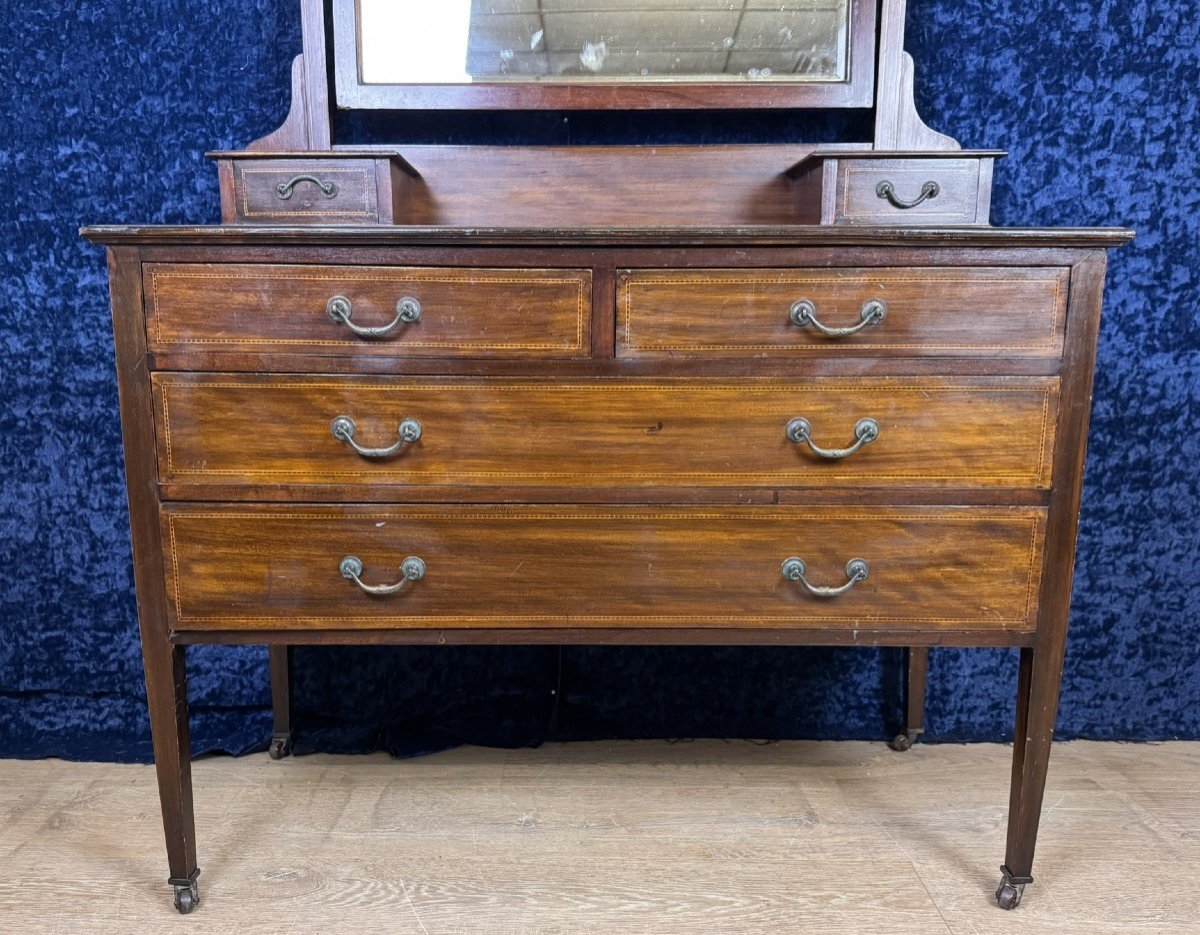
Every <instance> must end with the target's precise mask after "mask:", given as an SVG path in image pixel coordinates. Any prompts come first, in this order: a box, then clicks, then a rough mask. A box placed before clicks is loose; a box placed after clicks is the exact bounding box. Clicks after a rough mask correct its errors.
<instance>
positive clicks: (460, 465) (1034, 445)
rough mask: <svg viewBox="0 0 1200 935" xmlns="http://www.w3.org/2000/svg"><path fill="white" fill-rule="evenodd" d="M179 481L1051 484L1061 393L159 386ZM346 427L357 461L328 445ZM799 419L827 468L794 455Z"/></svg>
mask: <svg viewBox="0 0 1200 935" xmlns="http://www.w3.org/2000/svg"><path fill="white" fill-rule="evenodd" d="M153 383H154V397H155V401H156V404H157V413H158V419H157V423H156V424H157V431H158V446H157V448H158V457H159V471H160V477H161V479H162V480H163V481H164V482H166V483H170V484H191V485H196V486H202V485H205V484H209V485H211V484H225V485H228V484H238V483H247V484H251V483H252V484H257V485H270V484H277V485H283V484H287V485H304V484H324V485H337V484H341V485H342V490H341V492H340V495H337V496H335V499H339V500H353V499H354V498H355V497H356V496H357V495H358V490H359V488H361V487H363V486H371V487H374V488H378V487H379V486H380V485H385V486H390V487H393V488H396V496H402V495H403V489H402V488H405V487H409V486H421V485H436V484H441V485H464V486H479V485H488V486H494V485H511V486H520V485H530V486H537V485H541V486H556V485H563V486H571V487H589V486H594V487H602V486H613V485H619V486H622V487H631V488H632V487H639V486H645V487H672V486H674V487H683V486H700V487H721V486H724V487H734V486H771V487H831V486H837V487H840V486H843V485H847V484H850V485H853V486H854V487H856V488H861V487H873V488H891V487H896V488H903V487H914V486H925V487H933V486H943V487H947V486H949V487H958V488H971V487H991V488H997V487H998V488H1004V487H1010V488H1019V487H1046V486H1048V484H1049V467H1050V462H1051V453H1052V451H1053V441H1054V439H1053V425H1054V419H1055V413H1056V411H1057V406H1058V388H1057V387H1058V381H1057V380H1054V379H1044V378H1007V379H1000V380H996V379H979V378H977V379H973V380H966V379H958V380H943V379H928V378H927V379H903V378H901V379H891V380H887V379H876V380H817V379H813V380H807V381H805V382H804V383H803V384H797V383H796V382H795V381H791V380H745V379H743V380H715V379H709V380H701V379H693V380H687V379H679V380H653V381H647V380H591V381H570V380H564V379H556V380H545V379H544V380H512V379H500V378H492V379H476V380H470V379H444V378H432V377H431V378H422V379H395V378H392V379H379V378H364V377H333V376H324V377H322V376H313V377H297V376H238V375H235V374H226V375H220V374H218V375H192V374H155V375H154V378H153ZM339 416H348V417H349V418H351V419H352V420H353V422H354V424H355V427H356V430H355V436H354V440H355V442H356V443H358V444H359V445H361V446H364V447H369V448H387V447H389V446H391V445H393V444H394V443H395V442H397V441H398V438H399V435H398V426H399V424H400V422H401V420H403V419H406V418H414V419H416V420H418V422H419V423H420V425H421V427H422V436H421V438H420V440H419V441H417V442H415V443H413V444H412V445H409V446H407V447H406V448H405V449H403V450H402V451H401V452H400V453H398V454H396V455H393V456H391V457H389V458H385V459H371V458H364V457H362V456H360V455H358V454H356V453H354V452H353V451H352V450H351V449H350V448H349V447H348V445H347V444H346V443H344V442H342V441H339V440H338V439H337V438H335V437H334V436H333V433H332V431H331V428H330V426H331V423H332V422H333V420H334V419H335V418H337V417H339ZM797 417H802V418H805V419H807V420H808V421H809V422H810V423H811V425H812V435H813V441H814V443H815V444H817V445H818V446H823V447H825V448H843V447H847V446H850V445H852V444H854V443H855V440H856V436H855V426H856V424H857V423H858V421H859V420H860V419H864V418H871V419H874V420H875V421H876V423H877V424H878V426H879V437H878V438H877V439H876V440H875V441H873V442H871V443H870V444H867V445H865V446H864V447H863V448H861V449H860V450H859V451H857V452H855V454H853V455H851V456H849V457H847V458H844V459H840V460H823V459H821V458H819V457H817V456H816V455H814V454H813V452H812V450H811V449H810V448H809V447H807V446H805V445H802V444H800V445H798V444H796V443H794V442H792V441H789V439H788V437H787V434H786V428H787V425H788V423H789V421H790V420H791V419H794V418H797Z"/></svg>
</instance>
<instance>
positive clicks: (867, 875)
mask: <svg viewBox="0 0 1200 935" xmlns="http://www.w3.org/2000/svg"><path fill="white" fill-rule="evenodd" d="M265 730H266V728H265V727H264V740H265V739H266V733H265ZM1011 752H1012V750H1011V747H1006V746H1001V745H999V744H975V745H968V746H960V745H954V744H947V745H937V746H920V745H918V746H917V747H916V748H914V749H913V750H912V751H910V752H909V753H906V754H903V755H897V754H895V753H892V752H891V751H889V750H887V749H886V748H885V747H884V746H883V744H882V743H808V742H789V743H779V744H769V745H756V744H752V743H745V742H736V741H735V742H723V741H715V740H714V741H698V742H694V743H674V744H667V743H663V742H661V741H646V742H637V743H629V742H608V743H589V744H569V745H562V744H547V745H545V746H543V747H541V748H539V749H537V750H514V751H503V750H485V749H480V748H469V747H465V748H460V749H457V750H452V751H448V752H446V753H441V754H438V755H436V756H428V757H420V758H416V759H408V760H394V759H391V758H389V757H387V756H385V755H382V754H377V755H375V756H370V757H332V756H325V755H318V756H309V757H303V758H300V759H297V760H285V761H282V762H272V761H270V760H268V759H267V757H266V755H265V754H261V755H257V756H251V757H243V758H239V759H230V758H227V757H218V758H206V759H203V760H200V761H198V762H197V763H196V764H195V773H196V816H197V821H198V822H199V824H200V827H201V828H202V830H203V837H204V843H203V848H202V857H203V859H204V866H205V872H204V875H203V876H202V877H201V880H200V885H201V893H202V896H203V898H204V902H203V904H202V906H201V908H200V909H199V910H198V911H197V912H196V913H195V914H194V915H192V916H191V917H189V918H188V919H187V920H186V922H184V921H182V920H180V919H179V918H178V917H177V916H176V914H175V912H174V910H173V909H172V908H171V904H170V895H169V888H167V887H166V886H165V885H164V883H163V875H162V872H161V867H160V858H159V856H158V849H159V846H160V844H159V841H158V831H157V828H156V826H155V822H154V821H153V820H151V818H152V815H153V812H154V808H155V791H154V787H155V782H154V772H153V769H152V768H150V767H146V766H133V765H114V764H105V763H65V762H62V761H59V760H40V761H28V762H21V761H3V762H0V863H3V865H4V873H3V875H0V926H2V927H3V928H4V929H5V930H6V931H13V932H22V933H27V935H67V933H70V935H126V933H129V932H170V931H177V930H179V929H180V927H181V926H183V925H186V927H187V930H188V932H189V933H195V935H208V933H213V935H217V933H219V935H226V933H229V932H239V933H242V935H291V933H293V932H295V931H296V925H297V922H296V920H297V919H298V918H301V917H302V918H303V920H304V926H303V927H304V929H305V930H308V931H321V932H343V931H347V932H348V931H353V932H356V933H364V935H375V933H379V935H383V933H387V935H395V933H401V935H403V933H413V935H461V933H468V932H469V933H472V935H501V933H504V935H510V933H513V932H521V933H525V935H551V933H553V935H611V933H614V932H622V933H623V932H634V933H645V935H661V933H664V932H669V933H671V935H676V933H679V935H692V933H695V935H711V933H713V932H721V933H722V935H763V933H769V935H775V933H778V935H784V933H787V935H791V933H794V932H810V931H812V932H821V933H825V932H832V933H838V935H860V933H864V932H870V933H884V935H942V933H947V932H949V933H953V935H1000V933H1004V932H1012V931H1017V930H1019V931H1021V932H1033V933H1038V935H1146V933H1149V935H1192V933H1193V932H1194V931H1195V924H1194V922H1195V919H1196V918H1200V898H1198V897H1197V890H1196V887H1195V886H1194V880H1195V878H1196V877H1197V876H1198V875H1200V845H1198V844H1197V840H1198V838H1197V831H1198V830H1200V808H1198V806H1197V803H1198V802H1200V780H1198V778H1197V777H1200V744H1196V743H1168V744H1155V745H1146V744H1132V745H1125V744H1098V743H1067V744H1061V743H1060V744H1056V745H1055V751H1054V757H1055V769H1054V770H1053V772H1052V773H1051V775H1050V778H1049V781H1048V789H1047V802H1048V804H1049V805H1052V806H1053V807H1048V809H1047V815H1046V822H1045V823H1046V832H1047V833H1046V836H1045V837H1046V841H1045V844H1044V846H1043V848H1042V853H1041V855H1040V860H1039V864H1040V874H1039V879H1038V882H1037V883H1036V884H1034V885H1033V886H1031V887H1029V889H1028V890H1027V892H1026V895H1025V900H1024V902H1023V903H1022V906H1021V908H1020V909H1019V910H1018V911H1017V913H1016V914H1015V915H1010V914H1007V913H1003V912H1001V911H999V910H998V909H997V908H996V907H995V904H994V902H993V901H992V898H991V890H993V889H994V888H995V883H996V866H995V864H996V861H995V860H994V859H992V856H991V855H993V854H995V853H996V852H998V850H999V849H1000V848H1001V847H1002V846H1003V839H1004V827H1003V818H1004V808H1005V801H1004V796H1003V793H1002V790H1001V788H1000V786H999V785H998V784H997V782H996V780H997V779H998V777H1000V776H1001V775H1002V774H1003V773H1004V771H1005V766H1006V761H1007V760H1008V758H1009V757H1010V755H1011ZM284 814H286V820H281V817H280V816H281V815H284ZM1113 854H1124V855H1127V856H1128V859H1125V860H1123V861H1122V863H1121V881H1122V885H1121V886H1118V887H1109V886H1104V885H1101V884H1102V883H1103V881H1105V880H1106V879H1108V878H1109V875H1111V873H1112V855H1113ZM68 864H69V865H70V866H71V868H72V878H73V879H74V880H76V881H78V885H80V886H84V887H86V889H87V891H88V892H90V893H94V894H103V897H102V898H101V896H100V895H97V898H95V899H86V900H77V899H69V898H65V897H64V891H63V884H62V883H61V881H60V880H59V879H58V877H59V876H60V875H61V869H62V867H63V866H66V865H68Z"/></svg>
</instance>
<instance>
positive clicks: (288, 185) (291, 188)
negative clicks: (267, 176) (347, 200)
mask: <svg viewBox="0 0 1200 935" xmlns="http://www.w3.org/2000/svg"><path fill="white" fill-rule="evenodd" d="M301 182H311V183H312V184H313V185H315V186H317V188H319V189H320V190H321V194H322V195H324V196H325V197H326V198H336V197H337V193H338V187H337V182H322V181H321V180H320V179H319V178H317V177H316V176H315V175H297V176H296V177H294V178H290V179H288V180H287V181H286V182H280V183H279V184H278V185H277V186H275V194H276V195H278V196H279V200H280V201H287V200H288V199H289V198H291V197H292V195H294V194H295V193H296V186H297V185H299V184H300V183H301Z"/></svg>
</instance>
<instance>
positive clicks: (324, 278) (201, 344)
mask: <svg viewBox="0 0 1200 935" xmlns="http://www.w3.org/2000/svg"><path fill="white" fill-rule="evenodd" d="M143 276H144V289H145V294H146V306H147V308H146V328H147V332H148V335H147V338H148V344H149V347H150V350H152V351H187V350H204V351H228V352H235V351H253V352H258V353H262V352H270V351H277V352H291V353H302V354H314V355H324V356H347V355H354V356H384V357H507V358H517V357H535V358H536V357H540V358H546V357H583V356H586V355H587V353H588V330H589V322H590V314H591V288H592V274H591V271H589V270H577V269H562V270H544V269H490V268H489V269H482V268H471V267H459V268H438V267H388V266H315V265H314V266H303V265H292V264H202V263H148V264H145V265H144V266H143Z"/></svg>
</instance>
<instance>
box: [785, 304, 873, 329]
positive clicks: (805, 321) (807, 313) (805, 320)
mask: <svg viewBox="0 0 1200 935" xmlns="http://www.w3.org/2000/svg"><path fill="white" fill-rule="evenodd" d="M858 314H859V317H860V318H861V319H862V321H860V322H859V323H858V324H857V325H851V326H850V327H848V328H830V327H829V326H828V325H823V324H821V322H819V321H818V320H817V308H816V306H815V305H813V304H812V302H810V301H808V299H801V300H800V301H799V302H797V303H796V304H795V305H793V306H792V308H791V311H789V312H788V317H789V318H790V319H791V321H792V324H793V325H797V326H799V327H801V328H804V327H807V326H808V325H812V326H813V327H814V328H816V329H817V330H818V331H819V332H821V334H823V335H825V337H827V338H846V337H849V336H850V335H852V334H858V332H860V331H862V330H863V328H869V327H870V326H871V325H877V324H879V323H880V322H881V321H883V320H884V319H885V318H887V304H886V303H884V302H881V301H880V300H879V299H869V300H868V301H866V302H864V303H863V307H862V309H861V310H860V311H859V313H858Z"/></svg>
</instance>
